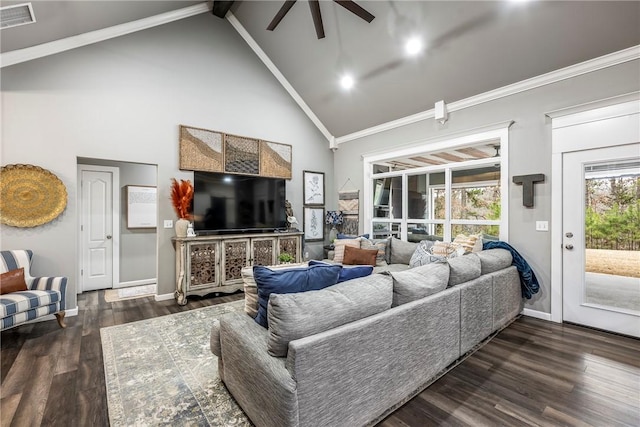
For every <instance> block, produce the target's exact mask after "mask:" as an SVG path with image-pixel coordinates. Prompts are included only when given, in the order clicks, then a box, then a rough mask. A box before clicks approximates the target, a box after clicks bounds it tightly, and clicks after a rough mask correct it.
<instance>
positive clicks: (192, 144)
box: [180, 125, 224, 172]
mask: <svg viewBox="0 0 640 427" xmlns="http://www.w3.org/2000/svg"><path fill="white" fill-rule="evenodd" d="M223 138H224V134H222V133H220V132H214V131H211V130H207V129H198V128H193V127H188V126H182V125H181V126H180V169H182V170H197V171H204V172H222V171H223V170H224V168H223V157H222V154H223V153H222V149H223V147H222V141H223Z"/></svg>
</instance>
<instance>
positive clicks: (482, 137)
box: [362, 122, 513, 241]
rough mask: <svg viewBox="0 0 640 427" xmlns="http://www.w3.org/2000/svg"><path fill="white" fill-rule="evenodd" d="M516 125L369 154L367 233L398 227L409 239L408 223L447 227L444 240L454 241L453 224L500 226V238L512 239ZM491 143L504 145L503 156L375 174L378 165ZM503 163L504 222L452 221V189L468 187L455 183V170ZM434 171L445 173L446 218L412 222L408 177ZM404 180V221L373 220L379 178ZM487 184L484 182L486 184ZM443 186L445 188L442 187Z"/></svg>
mask: <svg viewBox="0 0 640 427" xmlns="http://www.w3.org/2000/svg"><path fill="white" fill-rule="evenodd" d="M512 123H513V122H507V123H501V124H497V125H493V126H488V127H485V128H480V129H476V130H472V131H469V132H466V133H463V134H460V135H459V136H455V135H452V136H449V137H444V138H438V139H427V140H423V141H420V142H418V143H415V144H412V145H410V146H406V147H403V148H398V149H396V150H390V151H385V152H381V153H372V154H365V155H363V156H362V159H363V171H364V181H363V182H364V191H363V198H364V204H363V207H364V209H363V210H364V212H363V213H364V215H363V216H364V222H363V224H364V232H365V233H370V234H371V236H372V237H373V236H374V234H373V230H374V226H375V224H378V223H385V224H398V226H397V227H399V229H400V232H399V233H395V234H399V235H398V236H397V237H399V238H400V239H402V240H405V241H406V240H407V236H408V227H407V226H408V224H426V225H428V224H444V236H443V238H444V241H451V240H452V236H451V229H452V225H457V224H462V225H498V226H499V228H500V232H499V239H500V240H503V241H508V237H509V218H508V212H509V165H508V158H509V127H510V126H511V124H512ZM489 141H496V143H499V144H500V156H499V157H490V158H486V159H476V160H469V161H464V162H453V163H447V164H444V165H435V166H424V167H419V168H412V169H405V170H401V171H392V172H383V173H373V167H374V164H377V163H383V162H386V161H390V160H393V159H396V158H400V157H409V156H419V155H421V154H427V153H431V152H436V151H442V150H446V149H455V148H458V147H465V146H470V145H476V144H481V143H487V142H489ZM496 163H499V164H500V179H499V184H500V212H501V214H500V219H499V220H466V219H452V218H451V189H452V188H455V187H459V186H465V185H468V184H461V185H459V184H455V185H453V184H452V172H453V171H454V170H461V169H471V168H475V167H483V166H487V165H495V164H496ZM434 172H444V174H445V183H444V188H445V218H444V219H415V218H414V219H412V218H408V217H407V215H408V177H409V176H410V175H421V174H428V173H434ZM398 176H400V177H402V218H397V219H396V218H394V219H391V218H374V217H373V183H374V180H375V179H378V178H392V177H398ZM484 182H485V181H483V183H484ZM439 187H442V186H441V185H440V186H439Z"/></svg>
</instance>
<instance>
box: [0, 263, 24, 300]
mask: <svg viewBox="0 0 640 427" xmlns="http://www.w3.org/2000/svg"><path fill="white" fill-rule="evenodd" d="M26 290H27V283H26V282H25V281H24V267H20V268H16V269H15V270H11V271H7V272H6V273H2V274H0V295H3V294H8V293H10V292H17V291H26Z"/></svg>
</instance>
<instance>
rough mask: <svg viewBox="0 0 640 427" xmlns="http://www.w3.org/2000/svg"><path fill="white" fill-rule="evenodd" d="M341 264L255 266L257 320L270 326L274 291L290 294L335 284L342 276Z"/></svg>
mask: <svg viewBox="0 0 640 427" xmlns="http://www.w3.org/2000/svg"><path fill="white" fill-rule="evenodd" d="M340 270H342V266H341V265H331V264H322V265H312V266H309V267H305V268H290V269H286V270H271V269H269V268H267V267H262V266H254V267H253V277H254V278H255V281H256V285H257V286H258V314H257V315H256V317H255V321H256V322H257V323H258V324H259V325H262V326H264V327H265V328H266V327H268V321H267V306H268V304H269V296H270V295H271V294H272V293H278V294H289V293H295V292H305V291H313V290H318V289H323V288H326V287H327V286H331V285H335V284H336V283H337V282H338V277H339V276H340Z"/></svg>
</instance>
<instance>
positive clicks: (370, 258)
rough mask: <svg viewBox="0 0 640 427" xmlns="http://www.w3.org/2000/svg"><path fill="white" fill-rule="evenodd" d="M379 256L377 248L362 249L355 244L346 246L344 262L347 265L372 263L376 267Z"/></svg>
mask: <svg viewBox="0 0 640 427" xmlns="http://www.w3.org/2000/svg"><path fill="white" fill-rule="evenodd" d="M377 256H378V250H377V249H360V248H354V247H353V246H345V247H344V261H342V263H343V264H345V265H372V266H374V267H375V266H376V257H377Z"/></svg>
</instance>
